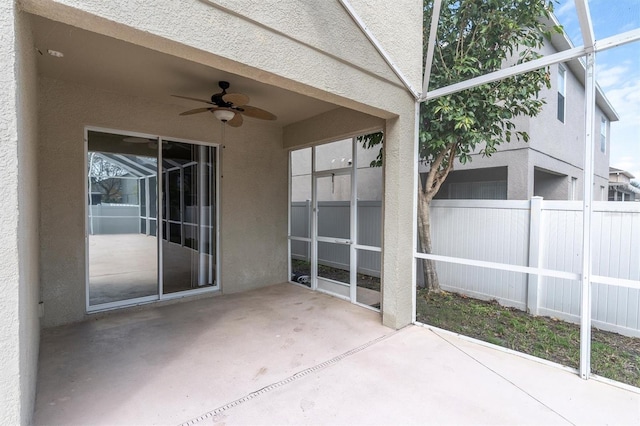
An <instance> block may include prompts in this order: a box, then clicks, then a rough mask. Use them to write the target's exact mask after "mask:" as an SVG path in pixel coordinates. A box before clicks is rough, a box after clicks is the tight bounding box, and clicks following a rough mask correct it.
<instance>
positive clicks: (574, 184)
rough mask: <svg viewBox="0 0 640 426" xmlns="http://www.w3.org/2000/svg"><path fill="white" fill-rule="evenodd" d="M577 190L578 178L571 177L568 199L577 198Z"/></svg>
mask: <svg viewBox="0 0 640 426" xmlns="http://www.w3.org/2000/svg"><path fill="white" fill-rule="evenodd" d="M577 190H578V178H575V177H572V178H571V188H570V194H571V198H570V200H577V199H578V194H577V193H576V192H577Z"/></svg>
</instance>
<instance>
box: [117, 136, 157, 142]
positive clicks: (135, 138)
mask: <svg viewBox="0 0 640 426" xmlns="http://www.w3.org/2000/svg"><path fill="white" fill-rule="evenodd" d="M122 142H127V143H149V142H156V139H149V138H140V137H138V136H127V137H124V138H122Z"/></svg>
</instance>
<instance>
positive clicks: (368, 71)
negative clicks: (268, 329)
mask: <svg viewBox="0 0 640 426" xmlns="http://www.w3.org/2000/svg"><path fill="white" fill-rule="evenodd" d="M350 3H351V5H352V7H353V9H354V10H355V11H356V13H358V14H359V16H360V17H361V19H362V20H363V21H364V22H365V23H366V26H367V28H368V30H369V31H370V32H371V34H372V35H373V36H374V37H376V39H377V40H378V41H379V42H380V44H381V46H382V47H383V49H384V50H385V51H386V52H387V53H388V54H389V57H390V58H391V59H392V60H393V62H394V64H395V65H397V67H398V69H399V70H400V72H401V73H402V74H403V75H404V76H405V77H406V79H407V80H408V81H409V82H410V84H411V85H412V86H413V87H414V88H419V87H420V82H421V65H422V64H421V61H422V2H420V1H417V0H404V1H394V2H389V1H383V0H376V1H370V0H369V1H365V0H353V1H351V2H350ZM30 14H33V15H39V16H41V17H44V18H47V19H50V20H53V21H59V22H62V23H64V24H68V25H71V26H74V27H79V28H82V29H85V30H88V31H91V32H94V33H98V34H101V35H104V36H108V37H113V38H115V39H119V40H123V41H126V42H128V43H131V44H134V45H136V46H139V47H143V48H145V49H151V50H153V51H157V52H161V53H163V54H166V55H170V56H172V57H175V58H178V59H180V60H185V61H191V62H195V63H198V64H201V65H204V66H208V67H211V68H212V69H215V70H221V71H224V72H226V73H230V74H233V75H237V76H241V77H242V78H246V79H251V80H255V81H256V82H260V83H264V84H265V85H269V86H277V87H279V88H282V89H286V90H287V91H290V92H292V93H296V94H298V95H304V96H306V97H309V98H313V99H316V100H321V101H324V102H328V103H331V104H333V105H334V106H335V108H334V109H332V110H331V111H328V112H325V113H323V114H320V115H318V116H313V117H308V118H307V119H305V120H301V121H299V122H294V123H289V124H287V125H286V126H283V125H279V124H278V122H275V123H272V122H258V121H255V120H254V121H251V120H249V121H247V122H245V124H244V125H243V126H242V127H241V128H238V129H233V131H227V132H226V134H225V135H226V136H225V139H224V140H222V139H221V138H222V136H221V128H220V126H221V124H220V123H219V122H217V121H215V120H212V119H211V118H210V117H204V118H194V119H189V120H185V119H184V118H183V117H178V113H180V112H181V111H183V110H184V108H182V107H181V106H180V105H176V104H174V103H172V102H171V100H169V99H166V100H158V99H157V98H152V97H147V96H145V95H144V94H127V93H121V92H120V91H118V88H117V86H114V87H112V88H111V89H105V88H104V87H94V86H92V85H91V84H87V83H86V82H85V81H82V82H80V81H79V80H78V79H77V78H73V77H68V76H65V75H60V76H59V77H58V76H55V77H51V76H48V77H43V76H39V75H38V66H37V58H38V56H37V55H38V53H37V51H36V49H35V46H34V42H33V38H32V31H33V30H34V28H32V25H33V20H32V19H31V18H30ZM221 28H223V29H224V31H221ZM230 40H232V42H230ZM0 41H1V43H0V64H2V65H1V66H0V100H1V101H2V102H0V105H2V108H3V110H2V114H0V142H1V143H0V159H1V160H2V161H1V163H2V171H3V185H2V186H1V187H0V197H1V198H2V200H3V205H2V208H1V209H0V234H2V236H3V238H2V240H1V242H0V253H1V254H2V262H0V291H1V293H2V294H3V297H2V299H1V300H0V354H1V355H0V407H1V409H0V423H2V424H28V423H29V422H30V419H31V415H32V411H33V404H34V395H35V387H36V372H37V358H38V342H39V331H40V328H41V327H51V326H55V325H59V324H65V323H69V322H74V321H81V320H84V319H86V318H88V314H87V313H86V306H85V298H86V294H85V291H86V290H85V274H86V267H85V249H86V247H85V228H84V227H85V217H84V215H85V206H84V204H85V199H84V179H85V178H84V173H85V171H84V167H85V158H84V155H85V146H84V144H85V141H84V132H85V128H86V127H87V126H94V127H98V128H104V129H111V130H114V131H125V132H127V131H129V132H140V133H146V134H150V135H158V136H165V137H175V138H181V139H191V140H197V141H202V142H205V143H218V144H222V145H224V147H223V148H221V178H220V197H221V198H220V222H221V223H220V252H221V264H220V268H221V289H222V292H225V293H231V292H238V291H245V290H248V289H252V288H256V287H259V286H265V285H269V284H274V283H278V282H283V281H286V280H287V279H288V277H287V262H288V259H287V170H288V149H292V148H295V147H298V146H310V145H314V144H318V143H324V142H328V141H331V140H338V139H342V138H344V137H349V136H353V135H355V134H357V133H359V132H360V133H362V132H367V131H371V130H378V129H383V130H384V131H385V132H386V137H385V144H386V145H385V168H384V174H385V177H384V182H385V187H384V233H383V272H382V283H383V309H382V321H383V323H384V324H385V325H388V326H389V327H392V328H400V327H403V326H404V325H407V324H409V323H410V322H411V316H412V285H411V282H412V272H411V271H412V263H413V259H412V247H413V241H414V240H415V238H414V236H413V222H414V221H413V216H414V213H413V211H414V209H413V205H414V197H415V195H414V193H413V187H414V179H415V176H416V173H415V170H414V168H415V165H413V167H412V166H411V165H412V164H413V159H414V143H415V135H416V106H415V105H416V104H415V99H414V97H413V96H412V95H411V94H410V93H409V92H408V90H407V89H406V88H405V86H404V85H403V83H402V82H401V81H400V79H399V78H398V77H397V76H396V74H395V73H394V72H393V71H392V69H391V68H390V67H389V65H388V64H387V63H386V62H385V61H384V60H383V59H382V57H381V56H380V55H379V53H378V52H377V51H376V50H375V49H374V47H373V46H372V44H371V43H370V42H369V40H367V38H366V37H365V35H364V34H363V33H362V31H361V30H360V29H359V28H358V27H357V26H356V24H355V23H354V21H353V20H352V19H351V17H349V15H348V13H346V11H345V9H344V8H343V7H342V5H341V4H340V3H339V2H338V1H328V2H322V3H318V2H316V1H311V0H309V1H302V2H301V1H293V0H287V1H273V2H245V1H231V0H228V1H216V2H209V1H205V0H202V1H196V0H183V1H166V2H161V3H160V4H159V3H158V2H148V1H142V0H137V1H129V0H116V1H110V2H104V1H99V0H23V1H18V2H15V3H14V2H5V4H4V5H3V6H0ZM126 77H127V76H122V78H126ZM274 102H277V100H274ZM248 255H250V256H251V262H250V263H249V262H247V256H248ZM40 302H42V307H41V308H39V303H40ZM40 310H42V318H40V319H39V312H40Z"/></svg>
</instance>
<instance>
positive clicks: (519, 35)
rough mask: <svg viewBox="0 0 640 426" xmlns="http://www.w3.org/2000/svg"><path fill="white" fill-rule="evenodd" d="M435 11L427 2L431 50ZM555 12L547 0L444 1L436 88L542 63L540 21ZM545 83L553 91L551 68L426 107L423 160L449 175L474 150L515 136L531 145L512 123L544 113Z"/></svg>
mask: <svg viewBox="0 0 640 426" xmlns="http://www.w3.org/2000/svg"><path fill="white" fill-rule="evenodd" d="M431 8H432V2H431V1H425V3H424V10H425V14H424V21H425V22H424V28H425V38H424V42H425V46H424V50H425V53H426V50H427V46H426V43H427V41H428V35H429V34H428V32H429V29H430V20H431ZM552 10H553V5H552V4H551V2H549V1H546V0H443V4H442V9H441V14H440V20H439V25H438V33H437V35H436V46H435V53H434V63H433V69H432V75H431V79H430V81H431V85H430V87H429V90H433V89H435V88H439V87H445V86H448V85H451V84H455V83H458V82H461V81H464V80H467V79H470V78H473V77H477V76H479V75H484V74H487V73H490V72H493V71H496V70H499V69H501V68H503V67H504V66H506V65H507V64H510V63H522V62H527V61H531V60H534V59H537V58H539V57H540V54H538V53H537V52H536V49H539V48H541V47H542V46H543V44H544V41H545V31H546V29H545V28H544V26H543V24H542V23H541V22H540V21H541V20H540V18H541V17H544V16H548V15H549V13H551V11H552ZM553 30H554V31H558V30H560V31H561V29H558V28H554V29H553ZM543 86H547V87H550V79H549V74H548V71H547V70H544V69H542V70H537V71H532V72H530V73H527V74H524V75H519V76H516V77H511V78H508V79H505V80H502V81H498V82H494V83H490V84H486V85H483V86H480V87H475V88H472V89H468V90H465V91H464V92H461V93H456V94H453V95H449V96H445V97H441V98H438V99H435V100H433V101H430V102H427V103H424V104H422V105H421V108H420V119H421V126H420V130H419V132H420V133H419V141H420V148H419V155H420V157H421V160H423V161H424V162H427V163H429V164H430V165H431V168H436V169H437V170H442V171H446V172H447V173H448V170H450V167H449V162H448V160H447V158H449V156H450V154H453V155H454V158H457V159H458V160H459V161H460V162H462V163H466V162H467V161H471V159H472V157H471V154H473V153H474V152H479V153H481V154H482V155H487V156H488V155H491V154H493V153H495V152H496V151H497V147H498V146H499V145H500V144H501V143H504V142H505V141H506V142H509V141H511V138H512V136H514V135H515V137H516V138H517V139H518V140H523V141H525V142H527V141H528V140H529V135H528V134H527V133H526V132H522V131H516V126H515V123H514V121H513V120H514V119H515V118H516V117H518V116H523V115H528V116H534V115H537V114H538V113H539V112H540V111H541V109H542V107H543V105H544V100H542V99H539V98H538V94H539V92H540V90H541V88H542V87H543ZM481 144H483V145H481ZM479 146H482V148H481V149H480V150H479V151H476V150H477V149H478V147H479ZM452 149H455V152H453V153H452V152H451V151H450V150H452ZM444 177H446V173H445V175H444ZM444 177H443V179H444ZM436 186H437V185H436ZM437 187H438V186H437Z"/></svg>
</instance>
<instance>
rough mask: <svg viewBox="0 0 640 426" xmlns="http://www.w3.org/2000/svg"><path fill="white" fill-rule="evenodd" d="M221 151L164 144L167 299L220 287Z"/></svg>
mask: <svg viewBox="0 0 640 426" xmlns="http://www.w3.org/2000/svg"><path fill="white" fill-rule="evenodd" d="M216 155H217V152H216V148H215V147H209V146H204V145H194V144H190V143H184V142H176V141H170V140H164V141H163V143H162V179H163V183H164V185H163V191H162V195H163V198H162V211H163V213H164V214H163V230H164V233H163V241H162V260H163V265H164V266H163V272H162V288H163V294H168V293H176V292H181V291H187V290H192V289H199V288H206V287H213V286H215V285H216V280H215V277H216V271H215V265H216V249H217V247H216V232H215V226H216V223H217V221H216V218H215V211H216V208H215V200H216V180H215V179H216Z"/></svg>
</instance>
